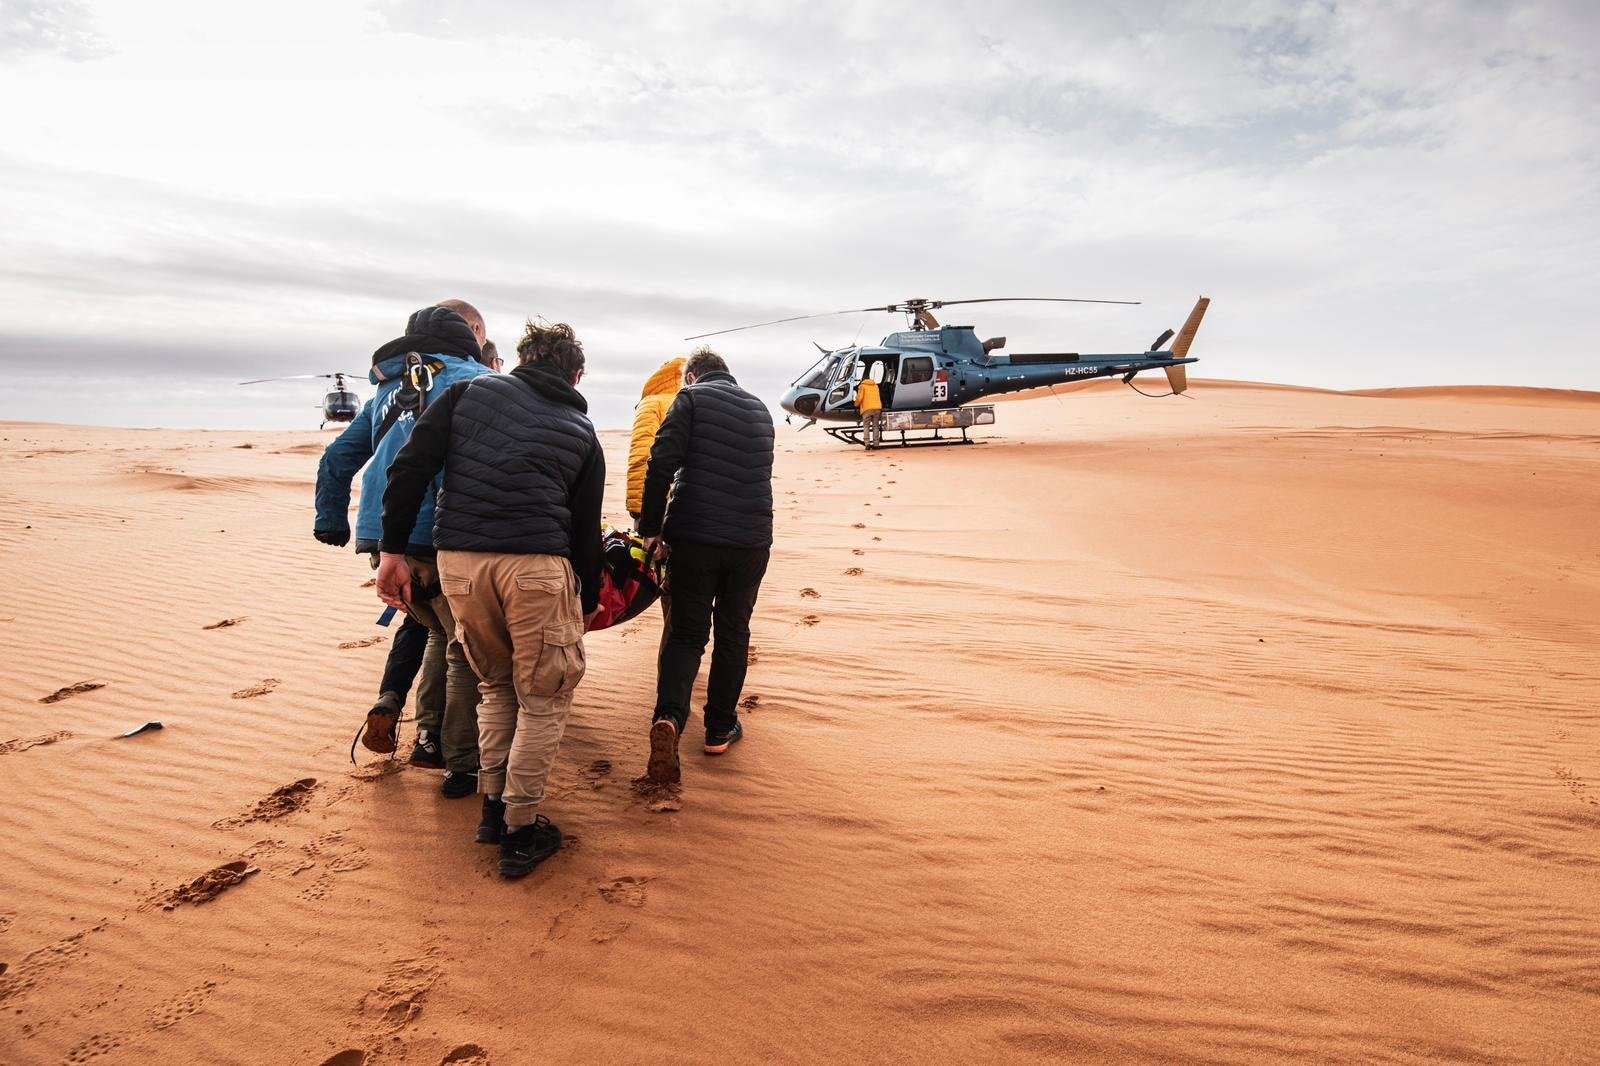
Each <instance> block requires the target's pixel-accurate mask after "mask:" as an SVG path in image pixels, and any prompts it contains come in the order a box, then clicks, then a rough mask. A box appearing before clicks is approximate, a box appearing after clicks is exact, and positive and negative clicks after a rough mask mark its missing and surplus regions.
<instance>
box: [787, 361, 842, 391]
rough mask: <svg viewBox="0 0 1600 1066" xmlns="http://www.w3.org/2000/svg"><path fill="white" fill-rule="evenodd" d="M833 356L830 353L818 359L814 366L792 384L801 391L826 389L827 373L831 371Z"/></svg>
mask: <svg viewBox="0 0 1600 1066" xmlns="http://www.w3.org/2000/svg"><path fill="white" fill-rule="evenodd" d="M834 359H835V356H834V354H833V353H832V352H829V353H828V354H827V355H825V356H823V357H822V358H821V359H818V360H817V362H816V365H815V366H813V367H812V368H811V369H810V370H807V371H806V372H805V373H804V374H801V375H800V376H799V377H798V378H795V380H794V383H795V384H796V385H798V386H799V387H800V388H802V389H825V388H827V387H828V371H830V370H832V369H833V363H834Z"/></svg>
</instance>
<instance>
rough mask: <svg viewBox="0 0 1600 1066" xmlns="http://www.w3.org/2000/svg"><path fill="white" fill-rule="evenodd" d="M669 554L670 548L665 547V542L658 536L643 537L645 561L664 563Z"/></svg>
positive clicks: (670, 552)
mask: <svg viewBox="0 0 1600 1066" xmlns="http://www.w3.org/2000/svg"><path fill="white" fill-rule="evenodd" d="M671 554H672V549H671V548H669V547H667V542H666V541H664V540H662V539H661V538H660V537H646V538H644V557H645V560H646V561H647V562H662V563H664V562H666V561H667V556H669V555H671Z"/></svg>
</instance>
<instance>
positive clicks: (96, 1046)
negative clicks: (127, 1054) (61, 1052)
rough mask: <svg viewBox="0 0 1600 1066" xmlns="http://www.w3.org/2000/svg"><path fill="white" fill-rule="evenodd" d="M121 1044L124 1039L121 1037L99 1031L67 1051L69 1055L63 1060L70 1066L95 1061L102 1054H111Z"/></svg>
mask: <svg viewBox="0 0 1600 1066" xmlns="http://www.w3.org/2000/svg"><path fill="white" fill-rule="evenodd" d="M121 1046H122V1040H121V1039H120V1038H118V1037H115V1036H107V1035H105V1034H104V1033H97V1034H96V1035H94V1036H91V1037H90V1038H89V1039H87V1040H85V1041H83V1042H82V1043H80V1044H76V1045H74V1046H73V1048H72V1050H71V1051H69V1052H67V1057H66V1058H64V1059H62V1060H61V1061H62V1062H64V1063H67V1064H69V1066H77V1064H78V1063H80V1062H93V1061H94V1060H95V1059H98V1058H100V1057H101V1056H102V1055H109V1054H111V1053H112V1052H113V1051H115V1050H117V1048H119V1047H121Z"/></svg>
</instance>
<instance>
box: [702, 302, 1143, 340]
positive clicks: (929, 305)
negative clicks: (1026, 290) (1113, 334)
mask: <svg viewBox="0 0 1600 1066" xmlns="http://www.w3.org/2000/svg"><path fill="white" fill-rule="evenodd" d="M1018 302H1026V303H1061V304H1124V305H1126V306H1135V305H1137V304H1138V303H1139V301H1138V300H1086V299H1083V298H1081V297H1075V296H985V297H982V298H980V299H976V300H907V301H906V302H904V303H897V304H888V305H886V306H883V307H852V308H851V309H850V310H848V311H823V312H822V313H821V314H815V315H794V316H793V317H791V318H775V319H773V320H772V321H771V322H755V323H752V324H751V325H748V326H734V327H733V328H732V329H719V330H715V331H713V332H711V333H696V334H695V335H694V336H692V337H685V338H683V339H684V340H686V341H697V340H700V339H701V338H702V337H720V336H722V335H723V334H724V333H737V332H739V331H740V330H742V329H760V328H761V327H762V326H780V325H782V324H783V323H785V322H804V321H805V320H806V319H808V318H832V317H833V316H834V315H857V314H863V313H865V312H868V311H888V312H889V313H891V314H893V313H895V312H902V313H905V314H915V313H916V312H917V311H918V310H933V309H935V308H939V307H953V306H955V305H956V304H992V303H1018Z"/></svg>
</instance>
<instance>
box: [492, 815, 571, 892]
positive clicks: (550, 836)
mask: <svg viewBox="0 0 1600 1066" xmlns="http://www.w3.org/2000/svg"><path fill="white" fill-rule="evenodd" d="M560 850H561V830H559V829H557V828H556V827H555V826H554V825H551V824H550V819H548V818H546V817H545V816H544V815H542V814H541V815H538V816H536V817H535V818H534V820H533V823H532V824H531V825H525V826H522V827H520V828H518V829H507V830H506V832H505V835H504V836H502V837H501V838H500V874H501V876H503V877H525V876H527V875H528V874H530V873H532V872H533V868H534V867H535V866H538V865H539V864H540V863H541V862H544V860H546V859H548V858H549V857H550V856H552V855H554V854H555V853H556V852H558V851H560Z"/></svg>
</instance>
